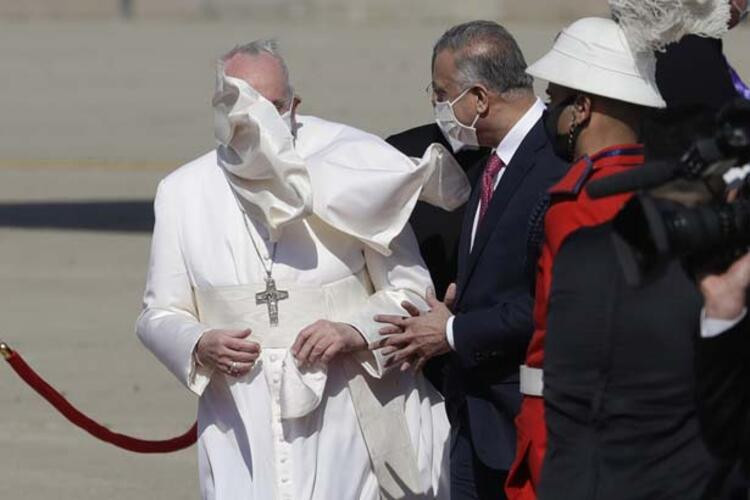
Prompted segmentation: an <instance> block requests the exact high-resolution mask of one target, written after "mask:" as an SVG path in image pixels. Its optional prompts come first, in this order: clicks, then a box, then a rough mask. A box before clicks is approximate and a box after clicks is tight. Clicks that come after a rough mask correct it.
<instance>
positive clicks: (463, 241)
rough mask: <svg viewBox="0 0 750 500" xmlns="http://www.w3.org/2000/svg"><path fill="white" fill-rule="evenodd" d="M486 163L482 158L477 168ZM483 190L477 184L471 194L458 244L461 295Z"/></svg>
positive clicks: (458, 278)
mask: <svg viewBox="0 0 750 500" xmlns="http://www.w3.org/2000/svg"><path fill="white" fill-rule="evenodd" d="M486 162H487V159H486V158H482V160H481V161H480V162H479V163H478V164H477V167H479V165H480V164H481V165H484V164H485V163H486ZM481 190H482V187H481V186H480V183H479V182H477V183H475V184H474V189H473V190H472V192H471V197H469V201H468V202H467V203H466V210H465V211H464V219H463V222H462V224H461V236H460V238H459V242H458V269H457V274H458V275H457V279H456V281H457V283H456V285H457V286H458V293H459V294H460V293H461V290H463V288H464V287H463V285H464V283H465V282H466V267H467V265H468V260H469V249H470V246H471V229H472V227H473V226H474V217H475V216H476V212H477V206H478V205H479V195H480V192H481Z"/></svg>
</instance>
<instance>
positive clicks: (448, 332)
mask: <svg viewBox="0 0 750 500" xmlns="http://www.w3.org/2000/svg"><path fill="white" fill-rule="evenodd" d="M454 319H456V317H455V316H451V317H450V318H448V322H447V323H446V324H445V340H447V341H448V345H449V346H451V349H453V350H454V351H455V350H456V344H455V342H454V341H453V320H454Z"/></svg>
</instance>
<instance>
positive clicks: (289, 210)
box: [213, 66, 312, 241]
mask: <svg viewBox="0 0 750 500" xmlns="http://www.w3.org/2000/svg"><path fill="white" fill-rule="evenodd" d="M213 107H214V133H215V135H216V140H217V142H218V146H217V150H216V153H217V159H218V163H219V166H220V167H221V168H222V169H224V172H225V173H226V174H227V177H228V179H229V182H230V184H231V186H232V189H233V191H234V192H235V194H236V195H237V199H238V200H239V202H240V204H241V205H242V207H243V209H244V210H245V212H246V213H247V214H248V215H249V216H250V217H251V218H252V219H253V220H258V221H262V222H263V224H264V225H265V226H266V228H267V229H268V232H269V234H270V237H271V239H272V240H273V241H277V240H278V237H279V234H280V231H281V229H282V228H283V226H284V225H285V224H288V223H289V222H291V221H294V220H298V219H300V218H303V217H305V216H307V215H309V214H310V212H311V210H312V190H311V186H310V177H309V176H308V174H307V169H306V168H305V162H304V161H303V160H302V158H300V157H299V155H298V154H297V152H296V151H295V149H294V137H293V136H292V133H291V132H290V130H289V127H287V125H286V124H285V123H284V120H283V119H282V118H281V116H280V115H279V113H278V111H277V110H276V108H275V107H274V105H273V104H271V102H269V101H268V100H267V99H265V98H264V97H263V96H262V95H260V94H259V93H258V92H257V91H256V90H255V89H253V88H252V87H251V86H250V85H248V83H247V82H245V81H244V80H241V79H239V78H232V77H229V76H226V75H225V74H224V71H223V68H222V67H221V66H220V68H219V71H218V76H217V82H216V93H215V94H214V99H213ZM261 124H262V126H261Z"/></svg>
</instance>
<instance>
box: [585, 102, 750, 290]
mask: <svg viewBox="0 0 750 500" xmlns="http://www.w3.org/2000/svg"><path fill="white" fill-rule="evenodd" d="M748 162H750V101H747V100H744V99H738V100H736V101H733V102H732V103H730V104H728V105H727V106H726V107H724V108H723V109H722V110H721V111H720V112H719V114H718V115H717V117H716V126H715V130H714V133H713V135H711V136H709V137H699V138H697V139H696V140H694V142H693V143H692V144H691V145H690V147H689V148H688V150H687V151H686V152H685V153H684V154H683V155H682V157H681V158H680V159H679V161H676V162H658V163H650V164H646V165H644V166H643V167H640V168H638V169H636V170H632V171H630V172H626V173H624V174H619V175H616V176H611V177H608V178H605V179H602V180H600V181H597V182H594V183H592V184H591V185H590V187H589V190H588V192H589V194H590V195H591V196H592V197H594V198H598V197H603V196H608V195H611V194H615V193H622V192H629V191H636V195H635V196H634V197H633V198H632V199H631V200H630V201H629V202H628V203H627V204H626V206H625V207H624V208H623V210H622V211H621V212H620V213H619V214H618V215H617V217H616V218H615V220H614V221H613V226H614V229H615V231H614V233H615V236H614V240H615V247H616V249H617V253H618V256H619V258H620V263H621V265H622V268H623V271H624V272H625V276H626V279H627V281H628V282H629V283H630V284H632V285H638V284H639V283H641V281H642V279H643V278H644V276H647V275H648V274H649V273H650V272H652V271H653V270H654V269H656V268H658V267H659V266H660V265H661V264H663V263H664V262H665V261H668V260H670V259H673V258H680V259H682V260H683V262H684V263H685V264H686V267H687V268H688V270H689V272H690V273H691V274H693V275H696V274H699V273H702V272H717V271H722V270H725V269H726V268H727V267H728V266H729V265H730V264H731V263H732V262H733V261H734V260H736V258H737V257H739V256H740V255H741V254H743V253H745V252H747V251H748V248H749V247H750V176H746V177H745V178H744V179H743V181H742V182H741V184H740V186H739V187H738V188H737V189H736V190H732V191H733V195H732V201H727V189H726V188H727V186H726V184H725V183H724V181H723V175H724V174H725V173H726V172H727V171H728V170H729V169H730V168H732V167H736V166H742V165H745V164H747V163H748Z"/></svg>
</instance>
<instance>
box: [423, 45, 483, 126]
mask: <svg viewBox="0 0 750 500" xmlns="http://www.w3.org/2000/svg"><path fill="white" fill-rule="evenodd" d="M457 73H458V72H457V70H456V63H455V57H454V55H453V52H451V51H450V50H442V51H440V52H438V54H437V57H435V64H434V66H433V67H432V104H433V106H434V104H435V102H436V101H451V102H452V101H454V100H455V99H456V98H457V97H458V96H460V95H461V93H462V92H463V91H464V90H466V88H462V87H461V86H459V84H458V83H457V76H458V75H457ZM453 112H454V113H455V114H456V118H457V119H458V121H460V122H461V123H463V124H466V125H468V124H471V123H472V122H473V121H474V119H475V118H476V116H477V98H476V96H475V95H473V94H472V93H471V92H469V93H467V94H466V95H464V96H463V97H462V98H461V99H459V100H458V101H456V102H455V103H454V104H453Z"/></svg>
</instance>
